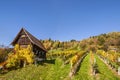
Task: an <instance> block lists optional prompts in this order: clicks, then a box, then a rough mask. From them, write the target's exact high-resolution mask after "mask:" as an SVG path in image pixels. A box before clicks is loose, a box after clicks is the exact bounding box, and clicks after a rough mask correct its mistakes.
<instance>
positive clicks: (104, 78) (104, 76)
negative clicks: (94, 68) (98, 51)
mask: <svg viewBox="0 0 120 80" xmlns="http://www.w3.org/2000/svg"><path fill="white" fill-rule="evenodd" d="M95 58H96V62H97V65H98V70H99V74H98V76H99V80H120V78H118V77H117V76H116V75H115V74H114V73H113V72H112V71H111V70H110V69H109V68H108V66H107V65H106V64H105V63H104V62H103V61H101V60H100V59H99V58H98V56H97V55H96V56H95Z"/></svg>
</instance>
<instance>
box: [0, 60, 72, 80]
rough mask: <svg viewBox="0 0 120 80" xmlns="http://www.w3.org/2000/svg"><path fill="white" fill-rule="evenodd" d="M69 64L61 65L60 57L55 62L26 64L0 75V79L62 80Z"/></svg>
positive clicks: (66, 74) (67, 71) (66, 73)
mask: <svg viewBox="0 0 120 80" xmlns="http://www.w3.org/2000/svg"><path fill="white" fill-rule="evenodd" d="M69 67H70V65H69V64H68V65H63V64H62V61H61V60H60V59H56V61H55V64H50V63H44V64H43V65H38V66H36V65H28V66H26V67H25V68H22V69H18V70H12V71H10V72H8V73H7V74H4V75H0V80H1V79H3V80H63V79H64V78H66V76H68V73H69V70H70V68H69Z"/></svg>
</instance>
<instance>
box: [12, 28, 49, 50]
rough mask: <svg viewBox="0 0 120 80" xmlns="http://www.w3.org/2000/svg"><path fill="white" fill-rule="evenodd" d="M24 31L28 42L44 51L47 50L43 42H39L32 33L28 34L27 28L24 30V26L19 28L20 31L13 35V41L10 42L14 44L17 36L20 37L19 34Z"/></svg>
mask: <svg viewBox="0 0 120 80" xmlns="http://www.w3.org/2000/svg"><path fill="white" fill-rule="evenodd" d="M22 32H24V33H25V34H26V35H27V37H28V38H29V40H30V42H31V43H32V44H34V45H36V46H38V47H39V48H41V49H42V50H44V51H47V50H46V49H45V47H44V46H43V44H42V43H41V42H40V40H38V39H37V38H36V37H34V36H33V35H32V34H30V33H29V32H28V31H27V30H25V29H24V28H22V29H21V30H20V32H19V33H18V34H17V36H16V37H15V39H14V40H13V42H12V43H11V44H12V45H13V46H14V45H15V44H16V42H17V40H18V38H19V37H20V34H21V33H22Z"/></svg>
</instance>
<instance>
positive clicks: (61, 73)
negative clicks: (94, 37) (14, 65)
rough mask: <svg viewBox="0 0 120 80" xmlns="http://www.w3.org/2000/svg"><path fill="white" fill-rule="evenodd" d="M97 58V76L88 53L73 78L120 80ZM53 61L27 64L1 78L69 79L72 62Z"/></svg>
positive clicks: (78, 79) (27, 79)
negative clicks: (93, 72)
mask: <svg viewBox="0 0 120 80" xmlns="http://www.w3.org/2000/svg"><path fill="white" fill-rule="evenodd" d="M95 58H96V63H97V65H98V70H99V73H97V75H96V76H93V75H92V74H91V64H90V54H88V55H87V56H86V57H85V58H84V59H83V61H82V63H81V66H80V68H79V70H78V72H77V74H76V75H75V76H74V77H73V78H72V80H120V78H118V77H117V76H116V75H115V74H114V73H113V72H112V71H111V70H110V69H109V68H108V66H106V65H105V64H104V63H103V62H102V61H101V60H100V59H99V58H98V57H97V55H96V56H95ZM53 62H54V60H53ZM53 62H52V63H51V61H47V62H46V63H44V64H43V65H37V66H36V65H33V64H32V65H27V66H26V67H24V68H21V69H17V70H12V71H9V72H8V73H6V74H0V80H69V78H68V75H69V72H70V64H67V65H63V62H62V60H61V59H59V58H57V59H56V60H55V64H53Z"/></svg>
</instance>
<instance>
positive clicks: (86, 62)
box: [73, 54, 93, 80]
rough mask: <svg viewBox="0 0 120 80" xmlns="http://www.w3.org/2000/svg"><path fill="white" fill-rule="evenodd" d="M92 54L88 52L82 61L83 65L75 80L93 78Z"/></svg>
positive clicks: (91, 79) (90, 79)
mask: <svg viewBox="0 0 120 80" xmlns="http://www.w3.org/2000/svg"><path fill="white" fill-rule="evenodd" d="M90 71H91V65H90V54H88V55H87V56H86V57H85V58H84V59H83V61H82V63H81V66H80V69H79V71H78V72H77V74H76V75H75V76H74V78H73V80H93V78H92V76H91V73H90Z"/></svg>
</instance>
